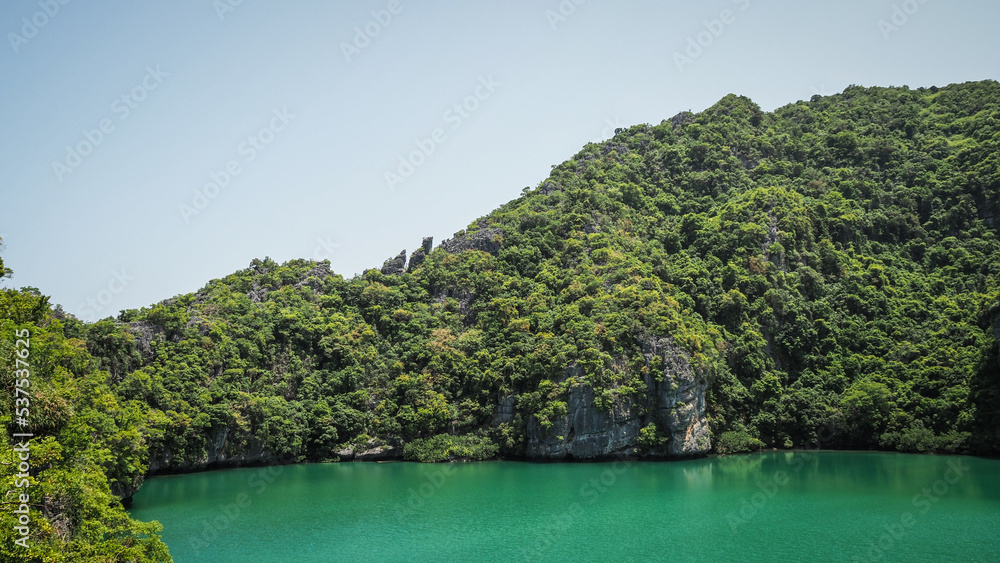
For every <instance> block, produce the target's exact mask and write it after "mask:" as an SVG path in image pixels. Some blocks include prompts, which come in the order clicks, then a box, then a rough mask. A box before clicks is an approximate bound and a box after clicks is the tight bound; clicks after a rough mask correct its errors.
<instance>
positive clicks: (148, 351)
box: [125, 321, 166, 362]
mask: <svg viewBox="0 0 1000 563" xmlns="http://www.w3.org/2000/svg"><path fill="white" fill-rule="evenodd" d="M125 330H127V331H128V332H129V333H131V334H132V335H133V336H134V337H135V347H136V349H137V350H139V354H141V355H142V359H143V361H147V362H148V361H149V360H151V359H153V356H154V354H153V347H152V342H153V341H154V340H158V341H160V342H163V341H164V340H165V339H166V338H165V332H166V331H165V330H164V329H163V327H162V326H160V325H158V324H156V323H153V322H151V321H135V322H131V323H128V325H127V326H126V328H125Z"/></svg>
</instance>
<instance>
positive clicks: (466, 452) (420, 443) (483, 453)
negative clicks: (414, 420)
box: [403, 434, 499, 463]
mask: <svg viewBox="0 0 1000 563" xmlns="http://www.w3.org/2000/svg"><path fill="white" fill-rule="evenodd" d="M498 451H499V448H497V445H496V444H494V443H493V441H492V440H490V439H489V438H486V437H483V436H452V435H451V434H438V435H437V436H432V437H430V438H417V439H416V440H413V441H412V442H409V443H407V444H406V446H404V447H403V459H408V460H411V461H422V462H425V463H429V462H436V461H453V460H466V461H477V460H483V459H491V458H494V457H496V455H497V452H498Z"/></svg>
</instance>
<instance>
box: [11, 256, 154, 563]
mask: <svg viewBox="0 0 1000 563" xmlns="http://www.w3.org/2000/svg"><path fill="white" fill-rule="evenodd" d="M2 267H3V266H2V263H0V268H2ZM25 329H27V331H28V332H27V333H25V332H24V330H25ZM83 329H84V327H83V325H82V324H81V323H80V322H79V321H76V320H74V319H72V318H67V317H65V316H63V315H62V314H61V312H60V311H59V310H58V309H56V310H55V311H53V310H52V309H51V308H50V307H49V303H48V299H47V298H46V297H44V296H42V295H41V294H40V293H39V292H38V291H37V290H35V289H33V288H25V289H22V290H20V291H11V290H4V291H0V358H3V360H2V362H0V386H2V387H3V395H2V398H0V421H2V424H3V427H4V428H5V430H7V431H5V432H4V433H3V437H2V438H0V440H2V442H0V483H3V485H2V486H3V491H5V492H7V491H9V493H8V494H7V496H6V497H5V498H4V501H3V502H2V504H3V506H2V507H0V508H2V510H0V559H2V560H3V561H45V562H59V561H95V562H96V561H169V560H170V555H169V554H168V552H167V546H166V545H165V544H164V543H163V542H162V541H160V539H159V536H158V534H159V532H160V530H161V529H162V528H161V526H160V524H159V523H157V522H151V523H142V522H137V521H135V520H132V519H131V518H129V515H128V513H127V512H125V509H124V508H123V507H122V503H121V497H122V496H123V491H127V490H133V489H134V488H137V487H138V484H139V483H141V482H142V479H143V477H144V475H145V472H146V469H147V465H146V459H147V458H148V450H147V447H146V443H147V441H148V433H147V432H148V427H147V423H146V420H145V414H146V412H147V410H148V407H146V406H145V405H140V404H137V403H136V402H134V401H128V400H123V399H120V398H119V397H117V396H116V395H115V393H114V392H113V391H112V390H111V387H110V386H109V374H108V372H106V371H102V370H100V369H99V367H98V364H99V362H98V360H96V359H95V358H93V357H92V356H91V355H90V354H89V353H88V352H87V350H86V343H85V342H84V341H83V340H82V339H81V338H80V337H81V336H82V330H83ZM15 330H18V331H19V333H18V335H17V336H16V337H15ZM29 333H30V336H28V339H27V342H28V347H27V348H25V347H24V346H23V345H22V346H20V347H18V349H20V350H25V349H27V350H28V353H27V356H26V357H24V359H23V361H24V362H26V363H27V364H28V366H29V368H28V369H29V372H28V374H27V375H26V374H25V373H24V372H23V371H20V372H18V371H16V370H18V369H23V364H21V365H20V366H18V365H16V364H15V361H14V360H15V358H21V357H22V356H21V355H15V353H14V352H15V343H16V342H17V340H18V338H21V337H22V336H25V335H26V334H29ZM22 340H24V339H23V338H22ZM25 377H27V378H28V380H29V381H28V385H27V386H25V385H23V381H22V386H21V387H22V389H26V390H27V391H29V392H30V407H29V408H30V410H31V415H30V416H29V419H28V420H29V422H30V424H29V425H28V426H24V427H22V426H17V425H15V424H14V420H13V419H12V416H13V415H14V412H15V411H14V407H15V405H14V401H15V391H14V389H15V382H16V381H18V380H23V379H24V378H25ZM18 398H21V399H24V396H23V395H18ZM23 404H24V403H21V404H20V405H19V406H21V405H23ZM13 432H17V433H31V434H34V435H35V436H34V437H33V438H30V439H29V440H28V446H29V447H28V454H27V455H28V456H29V459H28V460H27V461H28V463H29V464H30V471H29V475H30V477H28V478H27V480H25V479H24V477H20V476H19V475H20V474H21V472H20V471H19V469H18V464H19V463H20V462H21V460H23V459H24V455H25V454H24V453H23V452H19V453H17V454H16V455H15V451H14V448H15V447H18V446H19V444H21V442H22V440H24V438H20V437H18V438H13V439H12V438H11V434H12V433H13ZM22 494H26V495H28V503H26V504H27V505H28V509H29V513H28V515H27V516H28V520H29V524H28V526H27V527H28V528H30V534H29V535H28V536H27V541H26V544H27V546H28V547H27V549H25V548H24V547H22V546H19V545H15V543H14V541H15V540H16V539H21V538H22V537H23V536H22V535H21V534H20V533H18V532H16V531H15V529H14V527H15V526H20V525H21V523H20V522H18V517H19V515H18V514H15V513H14V510H15V509H20V505H21V504H22V503H21V502H20V495H22Z"/></svg>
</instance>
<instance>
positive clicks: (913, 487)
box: [131, 452, 1000, 563]
mask: <svg viewBox="0 0 1000 563" xmlns="http://www.w3.org/2000/svg"><path fill="white" fill-rule="evenodd" d="M131 512H132V514H133V516H134V517H136V518H139V519H141V520H159V521H160V522H161V523H162V524H163V526H164V531H163V539H164V541H165V542H166V543H167V545H168V546H169V547H170V552H171V554H172V555H173V556H174V559H175V560H176V561H178V562H186V561H212V562H227V561H234V562H236V561H238V562H241V563H242V562H245V561H260V562H265V561H267V562H270V561H296V562H298V561H303V562H304V561H339V560H385V561H390V560H393V561H400V560H410V561H412V560H417V561H443V560H452V561H455V560H469V561H510V560H542V561H610V560H614V561H649V560H667V559H669V560H675V561H676V560H679V561H735V560H740V561H864V560H881V561H955V560H963V561H1000V461H997V460H985V459H979V458H970V457H957V456H919V455H902V454H885V453H845V452H794V453H793V452H776V453H764V454H753V455H746V456H728V457H719V458H708V459H699V460H691V461H677V462H615V463H558V464H557V463H553V464H533V463H519V462H482V463H467V464H433V465H428V464H414V463H340V464H337V463H334V464H309V465H295V466H283V467H281V466H278V467H267V468H253V469H238V470H231V471H216V472H208V473H197V474H190V475H181V476H170V477H157V478H153V479H150V480H149V481H147V482H146V483H145V484H144V485H143V487H142V490H141V491H140V492H139V493H138V494H136V495H135V502H134V504H133V506H132V509H131Z"/></svg>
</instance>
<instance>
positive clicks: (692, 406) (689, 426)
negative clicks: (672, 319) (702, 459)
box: [642, 338, 711, 456]
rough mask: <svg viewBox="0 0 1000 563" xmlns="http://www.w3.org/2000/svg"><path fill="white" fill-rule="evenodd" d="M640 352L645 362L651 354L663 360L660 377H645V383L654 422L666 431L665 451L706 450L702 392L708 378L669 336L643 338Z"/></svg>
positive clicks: (687, 452)
mask: <svg viewBox="0 0 1000 563" xmlns="http://www.w3.org/2000/svg"><path fill="white" fill-rule="evenodd" d="M642 352H643V355H644V356H645V357H646V361H647V363H648V362H650V361H651V360H652V359H653V357H660V358H662V361H663V372H662V374H661V375H660V376H655V377H654V376H653V375H648V376H646V385H647V386H649V388H650V389H652V390H653V393H652V395H653V398H654V400H655V404H654V405H651V406H655V409H656V410H655V412H656V416H657V420H656V422H657V424H658V425H659V427H660V428H662V429H664V430H665V431H668V432H669V434H670V442H669V444H668V446H667V449H668V453H669V454H670V455H673V456H689V455H698V454H704V453H708V451H709V450H710V449H711V440H710V439H709V428H708V419H707V418H706V416H705V393H706V392H707V391H708V380H707V379H705V378H704V377H700V376H698V375H697V374H695V373H694V370H693V369H691V363H690V362H689V356H688V354H687V353H686V352H684V351H683V350H682V349H681V348H680V347H678V346H677V345H675V344H674V343H673V342H672V341H671V340H669V339H662V338H656V339H651V338H647V339H644V340H643V342H642Z"/></svg>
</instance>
